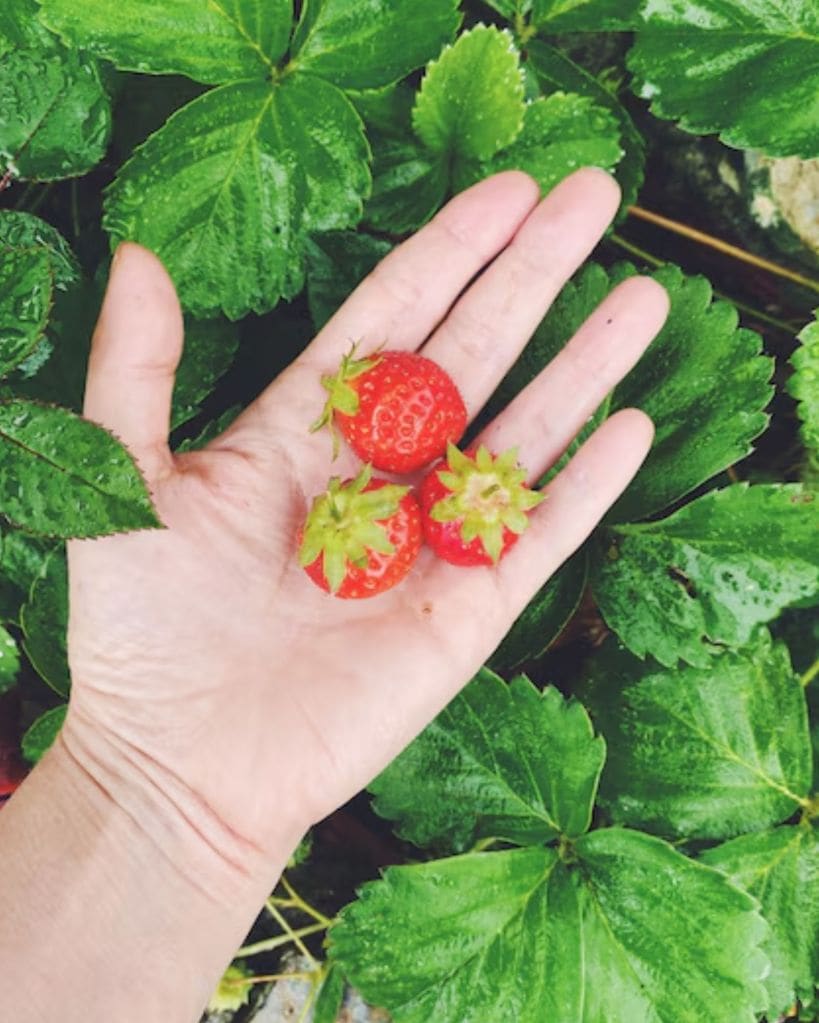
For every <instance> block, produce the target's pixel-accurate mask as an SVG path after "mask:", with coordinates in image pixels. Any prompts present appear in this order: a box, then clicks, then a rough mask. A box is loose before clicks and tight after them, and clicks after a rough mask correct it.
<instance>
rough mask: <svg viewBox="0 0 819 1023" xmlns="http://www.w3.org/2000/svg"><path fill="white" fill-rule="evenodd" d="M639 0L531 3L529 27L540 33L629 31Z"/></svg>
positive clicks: (635, 22)
mask: <svg viewBox="0 0 819 1023" xmlns="http://www.w3.org/2000/svg"><path fill="white" fill-rule="evenodd" d="M642 6H643V0H532V23H533V24H534V25H536V26H537V27H538V28H539V29H541V30H543V31H544V32H549V33H554V32H607V31H608V32H610V31H618V30H626V31H630V30H631V29H634V28H636V27H637V26H638V25H640V24H641V22H642V19H641V18H640V16H639V11H640V8H641V7H642Z"/></svg>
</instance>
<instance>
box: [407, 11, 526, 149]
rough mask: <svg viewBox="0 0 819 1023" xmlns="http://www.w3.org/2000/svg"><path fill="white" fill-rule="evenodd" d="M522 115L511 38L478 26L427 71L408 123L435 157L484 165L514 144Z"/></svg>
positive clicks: (519, 73)
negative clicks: (410, 121) (483, 162)
mask: <svg viewBox="0 0 819 1023" xmlns="http://www.w3.org/2000/svg"><path fill="white" fill-rule="evenodd" d="M524 110H525V107H524V102H523V72H522V70H521V67H520V59H519V54H518V51H517V50H516V49H515V45H514V42H513V40H512V37H511V35H509V33H508V32H506V31H501V30H500V29H497V28H494V27H487V26H486V25H477V26H476V27H475V28H473V29H471V30H470V31H468V32H464V33H463V34H462V35H461V36H460V37H459V39H458V41H457V42H456V43H455V44H454V45H452V46H447V47H446V48H445V49H444V51H443V53H442V54H441V56H440V57H439V58H438V59H437V60H435V61H433V62H432V63H430V65H429V66H428V67H427V70H426V74H425V75H424V80H423V81H422V83H421V88H420V91H419V92H418V95H417V98H416V100H415V107H414V109H413V112H412V123H413V126H414V128H415V131H416V132H417V134H418V136H419V138H420V139H421V140H422V141H423V142H424V143H425V144H426V146H427V148H428V149H430V150H431V151H432V152H433V153H441V154H451V155H452V156H453V157H455V158H461V159H467V160H488V159H489V158H490V157H491V156H493V155H494V154H495V153H497V152H498V150H499V149H502V148H503V147H504V146H508V145H509V144H510V143H511V142H513V141H514V140H515V139H516V138H517V136H518V134H519V133H520V130H521V128H522V127H523V115H524Z"/></svg>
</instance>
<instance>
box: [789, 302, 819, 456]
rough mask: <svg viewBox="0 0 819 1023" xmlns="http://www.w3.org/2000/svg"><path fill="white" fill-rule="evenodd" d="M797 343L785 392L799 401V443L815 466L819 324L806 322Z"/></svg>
mask: <svg viewBox="0 0 819 1023" xmlns="http://www.w3.org/2000/svg"><path fill="white" fill-rule="evenodd" d="M799 342H800V343H799V347H798V348H797V349H796V351H795V352H794V353H793V355H792V356H791V367H792V369H793V375H792V376H791V378H790V380H789V381H788V391H789V392H790V394H791V395H792V396H793V397H794V398H796V400H797V401H798V402H799V418H800V420H801V421H802V426H801V430H800V432H801V434H802V442H803V443H804V445H805V447H806V448H807V450H808V455H809V457H810V458H811V459H812V460H813V461H815V463H816V465H817V466H819V322H817V321H816V320H814V321H813V323H809V324H808V326H807V327H805V329H804V330H803V331H802V333H801V334H800V335H799Z"/></svg>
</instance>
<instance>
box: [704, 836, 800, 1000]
mask: <svg viewBox="0 0 819 1023" xmlns="http://www.w3.org/2000/svg"><path fill="white" fill-rule="evenodd" d="M701 860H702V862H703V863H707V864H708V865H709V866H711V867H716V868H717V869H718V870H721V871H723V872H724V873H725V874H727V875H728V877H730V879H731V880H732V881H733V882H734V883H735V884H736V885H738V886H739V887H741V888H744V889H745V891H747V892H748V893H749V894H750V895H753V896H754V897H755V898H757V899H758V900H759V902H760V904H761V908H762V914H763V916H764V917H765V919H766V920H767V922H768V925H769V928H770V930H769V935H768V938H767V940H766V941H765V944H764V945H763V949H764V951H765V952H766V953H767V955H768V958H769V959H770V960H771V972H770V974H769V975H768V976H767V977H766V978H765V987H766V988H767V989H768V993H769V995H770V1008H771V1010H773V1011H772V1012H769V1013H768V1016H769V1018H773V1017H777V1016H779V1015H783V1016H784V1015H786V1014H787V1013H788V1010H789V1009H790V1008H791V1006H792V1005H793V1003H794V1001H795V1000H796V998H800V999H802V1001H803V1002H804V1003H807V1002H808V1001H810V999H811V998H812V997H813V993H814V987H813V985H814V976H815V969H816V963H817V962H819V833H817V830H816V827H815V826H811V825H809V824H808V823H807V822H805V823H804V824H802V825H801V826H800V827H781V828H773V829H772V830H770V831H762V832H759V833H758V834H755V835H743V836H742V837H741V838H735V839H733V840H732V841H730V842H725V843H724V844H723V845H719V846H717V847H716V848H715V849H708V850H707V851H706V852H705V853H703V855H702V857H701Z"/></svg>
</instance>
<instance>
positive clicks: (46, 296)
mask: <svg viewBox="0 0 819 1023" xmlns="http://www.w3.org/2000/svg"><path fill="white" fill-rule="evenodd" d="M52 290H53V277H52V275H51V265H50V261H49V258H48V254H47V252H46V250H45V249H43V248H32V249H11V248H5V247H3V246H0V377H4V376H7V375H8V374H9V373H10V372H11V371H12V370H13V369H14V368H15V367H16V366H18V365H19V364H20V363H21V362H22V361H23V360H24V359H25V358H26V357H27V356H28V355H30V354H31V352H32V351H33V350H34V349H35V348H36V347H37V345H38V344H39V343H40V341H41V340H42V339H43V337H44V335H45V330H46V326H47V324H48V316H49V313H50V312H51V301H52Z"/></svg>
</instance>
